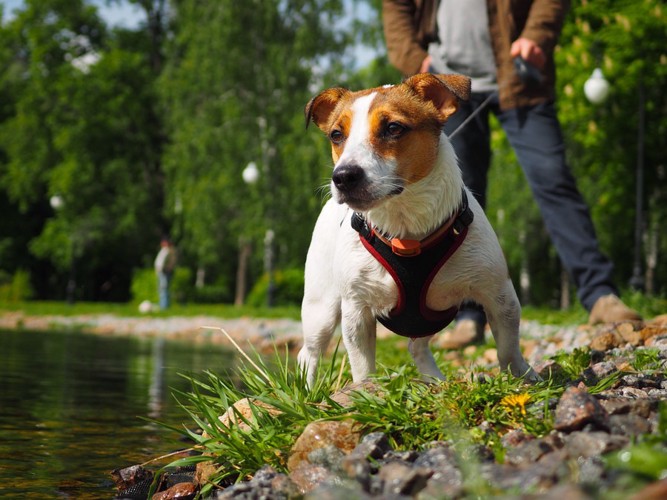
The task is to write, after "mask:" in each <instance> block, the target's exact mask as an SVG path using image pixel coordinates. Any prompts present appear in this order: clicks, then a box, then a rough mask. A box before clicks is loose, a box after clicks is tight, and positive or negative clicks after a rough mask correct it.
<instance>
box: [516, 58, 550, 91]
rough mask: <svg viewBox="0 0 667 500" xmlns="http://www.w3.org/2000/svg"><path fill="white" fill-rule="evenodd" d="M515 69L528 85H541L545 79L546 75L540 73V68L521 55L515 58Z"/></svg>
mask: <svg viewBox="0 0 667 500" xmlns="http://www.w3.org/2000/svg"><path fill="white" fill-rule="evenodd" d="M514 69H515V71H516V74H517V75H519V78H521V81H522V82H523V83H525V84H526V85H539V84H541V83H542V81H543V80H544V76H543V75H542V73H540V70H539V69H537V68H536V67H535V66H533V65H532V64H530V63H529V62H528V61H526V60H525V59H524V58H523V57H521V56H518V57H515V58H514Z"/></svg>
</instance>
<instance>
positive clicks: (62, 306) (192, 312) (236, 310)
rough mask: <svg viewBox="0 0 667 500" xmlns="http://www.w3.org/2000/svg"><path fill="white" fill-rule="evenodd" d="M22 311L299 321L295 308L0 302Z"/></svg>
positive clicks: (10, 309)
mask: <svg viewBox="0 0 667 500" xmlns="http://www.w3.org/2000/svg"><path fill="white" fill-rule="evenodd" d="M7 312H22V313H23V314H25V315H27V316H49V315H53V316H79V315H90V314H114V315H116V316H130V317H136V316H142V317H158V318H161V317H164V318H168V317H170V316H216V317H221V318H240V317H244V316H250V317H256V318H291V319H299V316H300V311H299V308H298V307H273V308H268V307H264V308H254V307H247V306H242V307H236V306H234V305H231V304H174V305H173V306H172V307H170V308H169V309H168V310H166V311H157V312H151V313H149V314H142V313H140V312H139V308H138V304H135V303H112V302H76V303H74V304H72V305H70V304H67V303H65V302H55V301H25V302H0V313H7Z"/></svg>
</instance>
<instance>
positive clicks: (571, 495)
mask: <svg viewBox="0 0 667 500" xmlns="http://www.w3.org/2000/svg"><path fill="white" fill-rule="evenodd" d="M590 498H592V497H590V496H588V495H587V494H586V492H585V491H584V490H583V489H582V488H581V487H580V486H578V485H576V484H560V485H558V486H556V487H554V488H552V489H551V490H550V491H549V492H547V493H545V494H544V495H540V500H563V499H567V500H589V499H590Z"/></svg>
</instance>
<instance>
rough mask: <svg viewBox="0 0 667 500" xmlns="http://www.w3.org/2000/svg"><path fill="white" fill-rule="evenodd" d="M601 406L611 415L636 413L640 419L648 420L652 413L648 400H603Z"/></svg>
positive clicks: (616, 398) (614, 398)
mask: <svg viewBox="0 0 667 500" xmlns="http://www.w3.org/2000/svg"><path fill="white" fill-rule="evenodd" d="M600 404H601V405H602V406H603V408H604V409H605V410H606V411H607V413H609V414H610V415H621V414H626V413H634V414H635V415H638V416H640V417H643V418H648V416H649V415H650V413H651V403H650V402H649V401H648V400H646V399H628V398H619V397H613V398H609V399H601V400H600Z"/></svg>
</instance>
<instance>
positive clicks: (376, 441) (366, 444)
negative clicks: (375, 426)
mask: <svg viewBox="0 0 667 500" xmlns="http://www.w3.org/2000/svg"><path fill="white" fill-rule="evenodd" d="M389 451H391V445H390V444H389V438H387V435H386V434H385V433H384V432H371V433H370V434H366V435H365V436H364V437H363V438H361V442H360V443H359V444H358V445H357V446H356V448H355V449H354V450H353V451H352V454H354V455H360V456H363V457H364V458H373V459H376V460H377V459H380V458H382V457H384V455H385V454H386V453H388V452H389Z"/></svg>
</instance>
